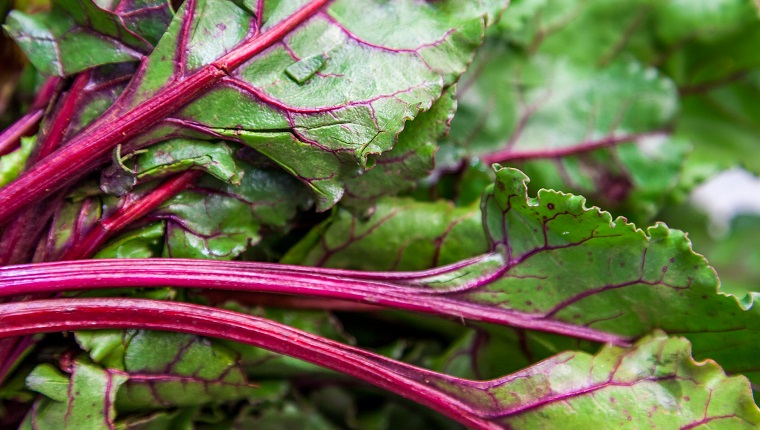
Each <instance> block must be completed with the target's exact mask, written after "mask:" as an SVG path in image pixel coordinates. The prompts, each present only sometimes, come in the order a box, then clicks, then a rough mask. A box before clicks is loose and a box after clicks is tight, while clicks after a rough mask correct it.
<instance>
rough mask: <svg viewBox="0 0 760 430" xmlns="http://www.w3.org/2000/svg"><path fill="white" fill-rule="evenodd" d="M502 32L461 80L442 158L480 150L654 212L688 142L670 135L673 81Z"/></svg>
mask: <svg viewBox="0 0 760 430" xmlns="http://www.w3.org/2000/svg"><path fill="white" fill-rule="evenodd" d="M578 31H581V30H578ZM500 37H502V36H500V35H499V34H497V35H495V36H494V37H492V39H491V40H490V42H489V43H487V44H486V46H485V47H484V49H483V50H482V51H481V53H480V54H479V57H478V59H477V61H476V64H475V65H474V66H473V67H472V68H471V69H470V72H469V75H466V76H465V78H463V84H462V85H461V88H462V91H460V93H459V96H458V97H459V112H458V115H457V116H456V117H455V118H454V120H453V122H452V131H451V136H450V138H449V140H448V142H447V143H445V144H444V145H443V147H442V148H441V152H440V154H439V157H438V159H439V162H440V163H442V164H443V165H444V166H446V165H454V164H456V163H458V162H459V161H458V160H460V159H461V158H462V157H467V156H479V157H481V158H482V159H483V160H484V161H486V162H487V163H492V162H501V163H505V164H508V165H513V166H519V167H520V168H522V169H524V170H526V172H528V173H529V174H530V175H531V177H533V178H535V179H536V181H537V182H538V184H539V185H541V186H546V187H549V188H555V189H566V190H572V191H574V192H578V193H583V194H584V195H586V196H588V197H589V198H591V199H592V200H593V201H595V202H599V203H600V204H604V205H605V207H610V206H611V207H613V208H617V207H619V206H627V207H628V208H630V210H629V211H628V213H630V214H631V216H638V217H639V218H642V219H645V218H647V217H649V216H651V215H653V214H654V213H656V210H657V208H658V204H659V203H662V201H663V199H664V197H666V196H667V195H668V193H669V192H670V191H672V190H673V188H675V186H676V185H677V184H678V174H679V172H680V169H681V164H682V163H683V158H684V154H685V152H686V150H687V149H688V144H686V143H685V142H683V141H681V140H676V139H672V138H669V133H668V132H667V128H668V126H669V124H670V123H671V122H672V120H673V119H674V116H675V114H676V112H677V106H678V97H677V93H676V87H675V85H674V84H673V83H672V81H670V80H669V79H667V78H666V77H664V76H662V75H661V74H659V73H658V72H657V71H656V70H655V69H654V68H650V67H646V66H643V65H642V64H640V63H638V62H636V61H622V60H621V61H616V62H614V63H612V64H611V65H609V66H607V67H604V68H598V69H597V68H594V67H591V66H589V65H588V64H582V65H579V64H577V63H574V62H572V61H571V59H570V58H568V57H566V56H561V55H556V56H550V55H544V54H533V55H531V54H529V53H524V52H521V51H519V50H515V49H510V48H508V47H507V45H506V42H505V41H503V40H502V39H501V38H500ZM555 37H558V36H555Z"/></svg>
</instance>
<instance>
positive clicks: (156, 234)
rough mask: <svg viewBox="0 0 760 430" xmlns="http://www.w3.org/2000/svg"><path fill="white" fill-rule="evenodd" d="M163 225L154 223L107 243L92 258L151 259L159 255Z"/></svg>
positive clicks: (163, 230) (162, 237) (163, 231)
mask: <svg viewBox="0 0 760 430" xmlns="http://www.w3.org/2000/svg"><path fill="white" fill-rule="evenodd" d="M164 235H165V229H164V223H161V222H155V223H151V224H149V225H147V226H145V227H142V228H138V229H135V230H132V231H130V232H127V233H124V234H122V235H120V236H117V237H116V238H114V239H113V240H111V241H109V242H108V243H107V244H106V245H105V246H103V249H101V250H100V251H98V253H97V254H95V255H94V256H93V258H151V257H157V256H159V255H160V250H161V247H162V246H163V239H164Z"/></svg>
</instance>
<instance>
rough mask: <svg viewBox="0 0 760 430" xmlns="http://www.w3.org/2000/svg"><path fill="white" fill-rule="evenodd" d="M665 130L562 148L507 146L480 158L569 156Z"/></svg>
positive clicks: (500, 160)
mask: <svg viewBox="0 0 760 430" xmlns="http://www.w3.org/2000/svg"><path fill="white" fill-rule="evenodd" d="M664 135H665V132H663V131H653V132H648V133H636V134H627V135H623V136H608V137H605V138H602V139H599V140H591V141H587V142H582V143H579V144H577V145H571V146H566V147H562V148H548V149H539V150H523V151H520V150H517V151H515V150H514V149H513V148H506V149H503V150H501V151H496V152H492V153H489V154H485V155H482V156H481V157H480V158H481V160H483V162H484V163H486V164H492V163H507V162H510V161H523V160H537V159H545V158H559V157H568V156H571V155H578V154H583V153H586V152H591V151H595V150H597V149H602V148H608V147H612V146H615V145H618V144H621V143H626V142H635V141H637V140H639V139H643V138H647V137H657V136H664Z"/></svg>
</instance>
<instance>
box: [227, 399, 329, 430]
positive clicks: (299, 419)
mask: <svg viewBox="0 0 760 430" xmlns="http://www.w3.org/2000/svg"><path fill="white" fill-rule="evenodd" d="M233 428H234V429H240V430H243V429H253V428H255V429H258V430H291V429H292V430H296V429H298V430H301V429H303V430H337V429H338V427H336V426H334V425H332V424H331V423H330V422H329V421H328V420H327V419H325V418H324V417H322V416H321V415H320V414H319V413H317V412H316V411H313V410H309V409H304V408H303V407H299V405H295V404H292V403H285V404H284V405H282V406H281V407H279V408H278V409H274V408H269V409H266V410H265V411H264V413H262V414H256V415H253V414H252V415H242V416H240V417H238V419H237V420H236V421H235V425H234V427H233Z"/></svg>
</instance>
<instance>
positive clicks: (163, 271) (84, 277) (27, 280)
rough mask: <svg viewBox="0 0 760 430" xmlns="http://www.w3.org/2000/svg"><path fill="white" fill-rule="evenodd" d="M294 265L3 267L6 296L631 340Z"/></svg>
mask: <svg viewBox="0 0 760 430" xmlns="http://www.w3.org/2000/svg"><path fill="white" fill-rule="evenodd" d="M303 269H304V268H301V270H293V271H289V270H288V269H287V267H278V268H276V269H273V270H269V269H263V268H262V266H261V265H260V264H256V263H245V262H223V261H208V260H194V259H189V260H183V259H139V260H130V259H116V260H83V261H73V262H59V263H43V264H34V265H21V266H9V267H3V268H0V297H1V296H6V297H7V296H14V295H27V294H39V293H48V294H49V293H54V292H61V291H72V290H92V289H103V288H115V287H121V288H142V287H157V286H166V287H175V288H207V289H218V290H237V291H249V292H268V293H279V294H290V295H296V296H311V297H324V298H330V299H340V300H347V301H352V302H358V303H364V304H370V305H376V306H383V307H388V308H395V309H401V310H407V311H412V312H422V313H428V314H433V315H441V316H448V317H453V318H457V319H469V320H474V321H482V322H488V323H493V324H502V325H508V326H513V327H519V328H524V329H528V330H538V331H544V332H550V333H557V334H561V335H564V336H570V337H574V338H579V339H587V340H591V341H596V342H610V343H613V344H616V345H628V344H629V343H628V339H625V338H623V337H621V336H618V335H615V334H612V333H607V332H603V331H600V330H595V329H591V328H588V327H582V326H577V325H573V324H569V323H565V322H561V321H554V320H551V319H548V318H544V317H543V316H542V315H534V314H530V313H526V312H520V311H514V310H510V309H504V308H500V307H497V306H491V305H487V304H479V303H476V302H470V301H467V300H466V299H461V298H458V297H457V296H456V295H452V296H450V295H448V294H447V293H446V292H437V291H436V290H435V289H433V288H430V287H425V286H415V285H404V284H403V283H396V282H392V281H380V280H366V279H355V278H351V277H345V276H335V275H332V274H330V272H332V271H331V270H329V269H328V270H325V269H320V268H316V267H311V268H308V269H309V271H308V272H306V271H305V270H303Z"/></svg>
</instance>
